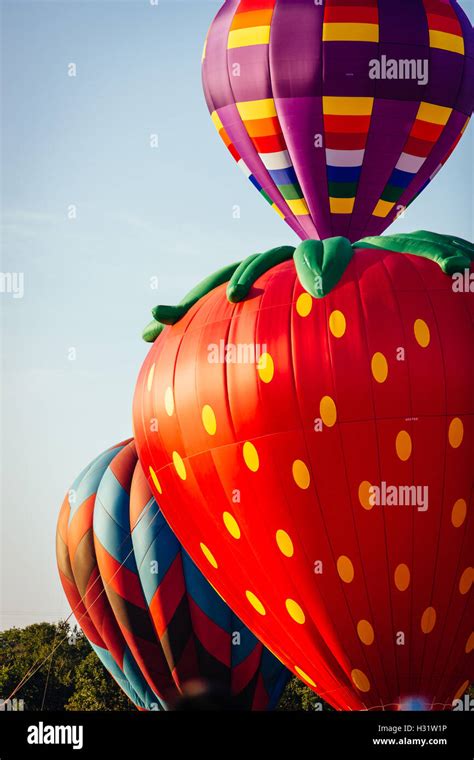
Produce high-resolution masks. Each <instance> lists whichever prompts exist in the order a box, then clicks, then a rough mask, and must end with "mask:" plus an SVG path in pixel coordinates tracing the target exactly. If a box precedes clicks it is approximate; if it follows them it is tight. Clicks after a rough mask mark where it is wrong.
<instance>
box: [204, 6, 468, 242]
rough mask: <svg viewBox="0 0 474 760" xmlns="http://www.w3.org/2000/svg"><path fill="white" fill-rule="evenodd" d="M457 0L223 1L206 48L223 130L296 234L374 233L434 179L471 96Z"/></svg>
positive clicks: (215, 112) (209, 93)
mask: <svg viewBox="0 0 474 760" xmlns="http://www.w3.org/2000/svg"><path fill="white" fill-rule="evenodd" d="M473 51H474V38H473V32H472V27H471V24H470V23H469V20H468V19H467V17H466V15H465V14H464V12H463V11H462V10H461V8H460V7H459V6H458V4H457V2H455V0H396V2H395V0H324V2H323V0H320V1H318V0H226V2H225V3H224V5H223V6H222V8H221V10H220V11H219V12H218V14H217V16H216V18H215V19H214V21H213V23H212V25H211V28H210V30H209V34H208V37H207V40H206V43H205V46H204V53H203V85H204V92H205V96H206V100H207V105H208V107H209V111H210V113H211V117H212V121H213V123H214V125H215V127H216V128H217V130H218V132H219V134H220V136H221V138H222V139H223V141H224V143H225V144H226V146H227V148H228V149H229V151H230V152H231V154H232V156H233V158H234V159H235V160H236V161H237V163H238V165H239V166H240V168H241V169H242V170H243V172H244V173H245V174H246V176H247V177H248V178H249V179H250V181H251V182H252V184H253V185H254V186H255V187H256V188H257V190H258V191H259V193H260V194H261V195H262V196H263V197H264V198H265V200H266V201H267V202H268V203H269V204H270V205H271V206H272V207H273V208H274V209H275V211H277V213H278V214H279V215H280V216H281V217H282V218H283V219H285V221H286V222H287V223H288V224H289V225H290V227H291V228H292V229H293V230H294V231H295V232H296V233H297V234H298V235H299V237H301V238H302V239H305V238H327V237H332V236H335V235H344V236H345V237H347V238H349V239H350V240H352V241H355V240H359V239H360V238H362V237H365V236H369V235H379V234H381V233H382V232H383V230H384V229H386V228H387V227H388V226H389V225H390V224H391V222H392V221H393V220H394V219H395V218H396V217H397V216H398V215H399V214H400V213H401V212H402V211H403V210H404V209H405V208H406V207H407V206H408V205H409V204H410V203H411V201H412V200H413V199H414V198H415V197H417V196H418V195H419V194H420V193H421V192H422V190H423V189H424V188H425V187H427V185H428V184H429V182H430V181H431V179H433V177H434V176H435V174H436V173H437V172H438V171H439V169H440V168H441V167H442V166H443V164H444V163H445V162H446V161H447V159H448V158H449V156H450V155H451V153H452V151H453V150H454V147H455V146H456V144H457V143H458V142H459V139H460V137H461V135H462V133H463V132H464V130H465V128H466V126H467V123H468V120H469V118H470V116H471V114H472V110H473V104H474V64H473V57H474V55H473Z"/></svg>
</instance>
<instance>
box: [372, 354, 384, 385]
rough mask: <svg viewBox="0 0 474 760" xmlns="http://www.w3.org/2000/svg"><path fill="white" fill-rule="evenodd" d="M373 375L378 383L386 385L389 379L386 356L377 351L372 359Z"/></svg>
mask: <svg viewBox="0 0 474 760" xmlns="http://www.w3.org/2000/svg"><path fill="white" fill-rule="evenodd" d="M371 368H372V374H373V376H374V379H375V380H376V381H377V382H378V383H384V382H385V380H386V379H387V377H388V364H387V360H386V358H385V356H384V355H383V354H381V353H380V351H377V353H375V354H374V355H373V357H372V362H371Z"/></svg>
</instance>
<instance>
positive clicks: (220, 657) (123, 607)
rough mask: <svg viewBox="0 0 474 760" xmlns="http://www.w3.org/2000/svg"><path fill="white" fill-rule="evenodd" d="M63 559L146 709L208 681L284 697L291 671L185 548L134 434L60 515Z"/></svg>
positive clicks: (111, 658)
mask: <svg viewBox="0 0 474 760" xmlns="http://www.w3.org/2000/svg"><path fill="white" fill-rule="evenodd" d="M57 558H58V566H59V572H60V577H61V581H62V584H63V588H64V590H65V592H66V595H67V597H68V600H69V603H70V605H71V608H72V610H73V611H74V613H75V615H76V618H77V619H78V622H79V623H80V625H81V627H82V628H83V630H84V633H85V634H86V636H87V637H88V639H89V641H90V642H91V645H92V646H93V648H94V650H95V651H96V653H97V654H98V656H99V657H100V659H101V660H102V662H103V664H104V665H105V666H106V667H107V669H108V670H109V671H110V673H111V674H112V675H113V676H114V678H115V679H116V681H117V682H118V683H119V685H120V686H121V687H122V688H123V690H124V691H125V692H126V694H127V695H128V696H129V697H130V699H131V700H132V701H133V702H134V703H135V704H136V705H137V706H138V707H140V708H142V709H167V708H168V707H169V705H170V704H171V705H173V704H174V703H176V701H177V700H178V699H179V697H180V695H182V694H183V693H186V689H187V686H188V685H189V684H191V683H192V682H195V681H198V680H199V681H201V682H203V683H205V684H206V685H208V686H209V687H210V688H216V689H217V690H218V691H219V693H221V694H223V695H226V694H227V695H229V696H231V697H232V698H233V704H234V705H235V706H236V707H239V708H242V709H255V710H259V709H270V708H272V707H274V706H275V705H276V703H277V702H278V699H279V697H280V695H281V693H282V690H283V688H284V686H285V684H286V682H287V680H288V677H289V673H288V671H287V670H286V669H285V668H284V667H283V666H282V665H281V663H279V662H278V660H276V658H275V657H274V656H273V655H271V654H270V652H269V651H268V650H267V649H265V648H264V647H263V646H262V644H260V643H259V641H258V640H257V639H256V638H255V636H254V635H253V634H252V633H251V632H250V631H249V630H248V629H247V628H246V627H245V626H244V625H243V624H242V623H241V622H240V620H239V619H238V618H237V617H236V616H235V615H234V614H233V612H232V611H231V609H230V608H229V607H228V606H227V605H226V604H225V602H224V601H223V600H222V599H221V597H220V596H219V595H218V594H217V593H216V592H215V591H214V589H213V588H212V587H211V586H210V585H209V583H208V582H207V581H206V579H205V578H204V576H203V575H202V573H201V572H200V571H199V570H198V569H197V567H196V565H195V564H194V563H193V562H192V560H191V559H190V557H189V556H188V555H187V554H186V552H185V551H184V550H183V548H182V546H181V545H180V543H179V542H178V540H177V539H176V538H175V536H174V534H173V533H172V531H171V529H170V528H169V526H168V524H167V523H166V522H165V520H164V518H163V515H162V513H161V511H160V508H159V506H158V504H157V502H156V501H155V499H154V498H153V496H152V494H151V491H150V489H149V486H148V483H147V480H146V478H145V477H144V475H143V472H142V469H141V466H140V464H139V462H138V459H137V454H136V451H135V444H134V442H133V440H130V441H126V442H124V443H121V444H118V445H117V446H115V447H113V448H112V449H109V450H108V451H106V452H104V453H103V454H101V455H100V456H99V457H97V458H96V459H95V460H94V461H93V462H92V463H91V464H90V465H89V466H88V467H87V468H86V469H85V470H83V472H82V473H81V474H80V475H79V477H78V478H77V479H76V481H75V483H74V484H73V486H72V488H71V489H70V491H69V493H68V495H67V496H66V498H65V500H64V503H63V506H62V509H61V513H60V518H59V523H58V532H57Z"/></svg>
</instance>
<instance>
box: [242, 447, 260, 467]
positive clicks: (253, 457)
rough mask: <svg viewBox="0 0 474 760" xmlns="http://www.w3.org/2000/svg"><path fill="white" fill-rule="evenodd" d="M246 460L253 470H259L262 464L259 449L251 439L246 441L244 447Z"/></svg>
mask: <svg viewBox="0 0 474 760" xmlns="http://www.w3.org/2000/svg"><path fill="white" fill-rule="evenodd" d="M243 455H244V462H245V464H246V465H247V467H248V468H249V470H252V472H257V470H258V468H259V466H260V460H259V457H258V451H257V449H256V448H255V446H254V445H253V443H250V441H245V443H244V448H243Z"/></svg>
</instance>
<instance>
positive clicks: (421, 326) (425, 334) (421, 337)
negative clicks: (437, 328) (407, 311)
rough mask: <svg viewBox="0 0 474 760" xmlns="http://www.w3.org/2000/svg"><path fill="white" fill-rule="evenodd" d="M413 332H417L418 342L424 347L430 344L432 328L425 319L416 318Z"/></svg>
mask: <svg viewBox="0 0 474 760" xmlns="http://www.w3.org/2000/svg"><path fill="white" fill-rule="evenodd" d="M413 332H414V333H415V338H416V342H417V343H418V345H420V346H421V347H422V348H426V347H427V346H429V345H430V328H429V327H428V325H427V324H426V322H425V321H424V319H416V320H415V324H414V325H413Z"/></svg>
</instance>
